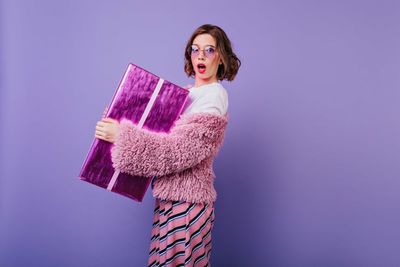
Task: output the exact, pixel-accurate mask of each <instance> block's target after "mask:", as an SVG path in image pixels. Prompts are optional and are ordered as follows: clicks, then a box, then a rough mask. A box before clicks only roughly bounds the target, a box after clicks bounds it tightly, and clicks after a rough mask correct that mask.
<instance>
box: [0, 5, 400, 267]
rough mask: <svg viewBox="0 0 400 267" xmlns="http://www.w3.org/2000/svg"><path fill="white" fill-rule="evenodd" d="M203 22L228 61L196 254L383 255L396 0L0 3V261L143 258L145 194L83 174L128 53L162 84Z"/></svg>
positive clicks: (394, 175)
mask: <svg viewBox="0 0 400 267" xmlns="http://www.w3.org/2000/svg"><path fill="white" fill-rule="evenodd" d="M204 23H212V24H216V25H219V26H221V27H222V28H223V29H225V31H226V33H227V34H228V36H229V37H230V39H231V41H232V43H233V46H234V49H235V51H236V52H237V54H238V56H239V57H240V59H241V60H242V67H241V69H240V71H239V74H238V76H237V79H236V80H235V81H233V82H231V83H228V82H224V83H223V85H224V86H225V87H226V89H227V90H228V92H229V116H230V117H229V127H228V130H227V133H226V139H225V143H224V147H223V149H222V150H221V152H220V154H219V155H218V157H217V158H216V161H215V173H216V175H217V178H216V180H215V186H216V189H217V192H218V200H217V202H216V211H215V212H216V221H215V228H214V231H213V254H212V266H217V267H220V266H245V267H247V266H272V267H292V266H293V267H303V266H304V267H309V266H315V267H320V266H324V267H330V266H332V267H342V266H343V267H345V266H350V267H353V266H363V267H365V266H376V267H382V266H384V267H388V266H400V254H399V253H398V252H399V247H400V228H399V225H400V209H399V203H400V181H399V178H400V164H399V160H400V121H399V119H400V117H399V114H400V105H399V101H400V51H399V47H400V27H399V26H400V2H399V1H394V0H393V1H386V0H380V1H379V0H365V1H361V0H337V1H334V0H331V1H329V0H327V1H317V0H303V1H297V0H287V1H278V0H276V1H275V0H274V1H251V0H249V1H227V0H226V1H182V0H179V1H128V0H125V1H122V0H116V1H94V0H79V1H77V0H75V1H72V0H71V1H51V0H36V1H33V0H32V1H28V0H26V1H23V0H1V1H0V266H4V267H14V266H18V267H19V266H41V267H42V266H43V267H46V266H72V267H75V266H76V267H81V266H82V267H86V266H96V267H99V266H116V267H119V266H121V267H124V266H146V263H147V255H148V249H149V244H150V230H151V222H152V212H153V211H152V210H153V207H154V199H153V198H152V195H151V191H149V192H148V193H147V195H146V197H145V199H144V201H143V203H137V202H134V201H132V200H130V199H128V198H124V197H121V196H119V195H117V194H114V193H110V192H108V191H106V190H103V189H101V188H98V187H96V186H93V185H91V184H88V183H85V182H82V181H80V180H79V179H78V174H79V171H80V169H81V166H82V164H83V161H84V159H85V157H86V154H87V151H88V149H89V147H90V144H91V142H92V140H93V138H94V128H95V124H96V122H97V121H98V120H99V119H100V117H101V114H102V112H103V110H104V108H105V107H106V106H107V105H108V104H109V102H110V101H111V97H112V95H113V93H114V91H115V89H116V88H117V86H118V83H119V81H120V80H121V78H122V75H123V72H124V71H125V69H126V67H127V65H128V63H129V62H132V63H135V64H138V65H140V66H142V67H144V68H146V69H148V70H150V71H152V72H153V73H155V74H157V75H159V76H162V77H163V78H165V79H167V80H170V81H172V82H174V83H177V84H179V85H182V86H185V85H186V84H189V83H192V82H193V80H192V79H190V78H188V77H186V76H185V74H184V72H183V50H184V47H185V44H186V41H187V40H188V38H189V36H190V35H191V33H192V32H193V31H194V30H195V29H196V28H197V27H198V26H200V25H202V24H204Z"/></svg>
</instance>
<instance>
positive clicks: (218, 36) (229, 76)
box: [185, 24, 241, 81]
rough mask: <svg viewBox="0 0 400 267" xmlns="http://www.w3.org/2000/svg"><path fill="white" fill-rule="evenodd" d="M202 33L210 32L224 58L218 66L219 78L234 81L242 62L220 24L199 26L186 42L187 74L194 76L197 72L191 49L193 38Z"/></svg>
mask: <svg viewBox="0 0 400 267" xmlns="http://www.w3.org/2000/svg"><path fill="white" fill-rule="evenodd" d="M200 34H210V35H211V36H212V37H213V38H214V39H215V42H216V45H217V51H218V53H219V54H220V57H221V60H222V64H221V65H219V66H218V70H217V79H218V80H220V81H222V80H227V81H233V79H234V78H235V76H236V74H237V73H238V71H239V68H240V65H241V62H240V60H239V58H238V57H237V56H236V55H235V53H233V51H232V45H231V41H230V40H229V38H228V36H227V35H226V33H225V32H224V30H223V29H221V28H220V27H218V26H215V25H211V24H204V25H202V26H200V27H199V28H197V29H196V30H195V31H194V32H193V34H192V36H191V37H190V38H189V40H188V42H187V44H186V49H185V72H186V74H187V76H189V77H193V76H194V74H195V72H194V69H193V65H192V59H191V50H190V49H191V46H192V44H193V40H194V39H195V38H196V36H198V35H200Z"/></svg>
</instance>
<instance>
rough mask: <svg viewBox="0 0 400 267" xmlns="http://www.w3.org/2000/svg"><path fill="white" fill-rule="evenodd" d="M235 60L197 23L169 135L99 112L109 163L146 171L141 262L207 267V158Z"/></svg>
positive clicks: (210, 203)
mask: <svg viewBox="0 0 400 267" xmlns="http://www.w3.org/2000/svg"><path fill="white" fill-rule="evenodd" d="M239 67H240V60H239V59H238V58H237V56H236V55H235V53H234V52H233V51H232V47H231V42H230V40H229V39H228V37H227V35H226V34H225V32H224V31H223V30H222V29H221V28H220V27H218V26H215V25H210V24H205V25H202V26H200V27H199V28H198V29H196V30H195V32H194V33H193V34H192V36H191V37H190V39H189V41H188V43H187V45H186V50H185V72H186V74H187V75H188V76H189V77H194V79H195V84H194V86H193V87H191V88H190V89H189V90H190V93H189V103H188V104H187V105H186V107H185V110H184V112H183V113H182V115H181V117H180V119H179V120H178V121H177V123H176V125H175V126H174V128H173V129H172V130H171V132H170V133H169V134H164V133H153V132H149V131H146V130H144V129H139V128H137V127H136V126H135V125H133V124H132V123H131V122H130V121H127V120H122V121H121V122H118V121H116V120H113V119H111V118H103V119H102V120H101V121H99V122H98V123H97V125H96V135H95V136H96V138H99V139H102V140H105V141H109V142H112V143H114V147H113V148H112V161H113V166H114V168H115V169H118V170H119V171H121V172H126V173H129V174H131V175H138V176H146V177H153V176H155V177H156V178H154V180H153V182H152V187H153V196H154V197H155V198H156V203H155V209H154V218H153V229H152V233H151V234H152V236H151V244H150V253H149V261H148V264H149V266H209V262H210V254H211V230H212V228H213V223H214V202H215V200H216V192H215V189H214V185H213V183H214V172H213V169H212V164H213V158H214V156H215V155H216V154H217V152H218V150H219V148H220V146H221V145H222V142H223V137H224V131H225V128H226V125H227V109H228V95H227V92H226V90H225V89H224V87H223V86H222V85H221V84H220V83H219V82H218V81H222V80H227V81H232V80H233V79H234V78H235V76H236V74H237V72H238V70H239Z"/></svg>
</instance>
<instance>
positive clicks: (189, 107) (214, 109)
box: [183, 82, 228, 115]
mask: <svg viewBox="0 0 400 267" xmlns="http://www.w3.org/2000/svg"><path fill="white" fill-rule="evenodd" d="M227 111H228V93H227V92H226V89H225V88H224V87H223V86H222V85H221V84H220V83H218V82H213V83H210V84H205V85H201V86H199V87H192V88H190V89H189V99H188V103H187V104H186V106H185V111H184V112H183V114H188V113H200V112H206V113H213V114H217V115H225V114H226V113H227Z"/></svg>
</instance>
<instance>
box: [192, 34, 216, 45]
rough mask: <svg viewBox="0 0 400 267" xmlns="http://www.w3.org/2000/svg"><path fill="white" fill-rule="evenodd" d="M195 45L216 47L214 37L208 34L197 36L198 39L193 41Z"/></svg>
mask: <svg viewBox="0 0 400 267" xmlns="http://www.w3.org/2000/svg"><path fill="white" fill-rule="evenodd" d="M193 44H195V45H199V46H207V45H212V46H216V42H215V39H214V37H212V36H211V35H210V34H208V33H204V34H199V35H197V36H196V38H194V40H193Z"/></svg>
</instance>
